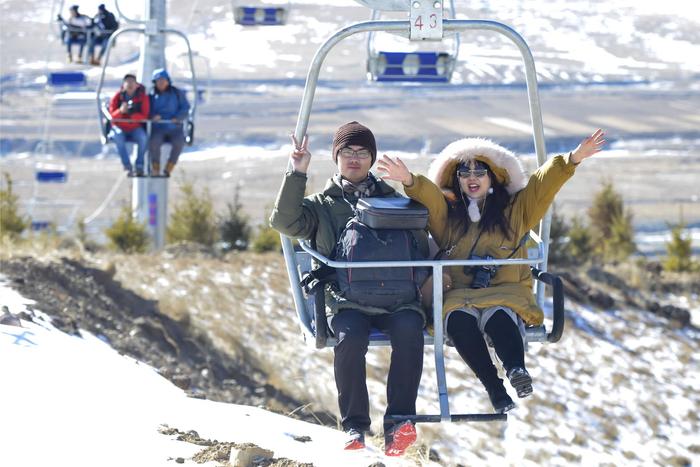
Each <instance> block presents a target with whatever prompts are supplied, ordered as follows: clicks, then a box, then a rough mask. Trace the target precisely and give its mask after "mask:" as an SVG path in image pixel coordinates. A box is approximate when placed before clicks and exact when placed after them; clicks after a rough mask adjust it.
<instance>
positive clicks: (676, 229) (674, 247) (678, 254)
mask: <svg viewBox="0 0 700 467" xmlns="http://www.w3.org/2000/svg"><path fill="white" fill-rule="evenodd" d="M669 228H670V229H671V240H670V241H669V242H667V243H666V253H667V256H666V260H665V261H664V263H663V264H664V269H665V270H667V271H677V272H688V271H692V270H693V269H694V265H693V260H692V244H693V239H692V238H691V237H690V236H688V237H684V235H683V231H684V230H685V225H684V224H683V223H680V224H677V225H675V226H672V225H669Z"/></svg>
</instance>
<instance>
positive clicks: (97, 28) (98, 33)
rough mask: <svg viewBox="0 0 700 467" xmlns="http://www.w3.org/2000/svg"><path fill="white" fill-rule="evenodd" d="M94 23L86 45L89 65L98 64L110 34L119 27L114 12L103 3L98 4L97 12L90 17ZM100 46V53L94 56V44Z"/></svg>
mask: <svg viewBox="0 0 700 467" xmlns="http://www.w3.org/2000/svg"><path fill="white" fill-rule="evenodd" d="M92 22H93V24H94V29H93V35H92V40H91V41H90V44H89V45H88V55H89V56H90V64H91V65H99V64H100V60H102V56H103V55H104V53H105V48H106V47H107V41H108V40H109V38H110V37H111V36H112V33H114V31H116V30H117V29H119V22H118V21H117V19H116V18H115V17H114V14H113V13H112V12H111V11H109V10H107V8H106V7H105V5H104V3H102V4H100V5H98V7H97V14H96V15H95V17H94V18H93V19H92ZM97 45H99V46H100V54H99V55H98V56H97V58H95V46H97Z"/></svg>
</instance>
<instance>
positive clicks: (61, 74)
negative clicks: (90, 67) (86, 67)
mask: <svg viewBox="0 0 700 467" xmlns="http://www.w3.org/2000/svg"><path fill="white" fill-rule="evenodd" d="M48 84H49V85H50V86H86V85H87V78H86V76H85V73H83V72H82V71H54V72H51V73H49V79H48Z"/></svg>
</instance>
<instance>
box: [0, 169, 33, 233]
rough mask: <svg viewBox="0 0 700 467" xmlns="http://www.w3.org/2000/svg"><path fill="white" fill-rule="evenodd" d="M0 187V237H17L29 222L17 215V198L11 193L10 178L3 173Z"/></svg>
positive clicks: (7, 174)
mask: <svg viewBox="0 0 700 467" xmlns="http://www.w3.org/2000/svg"><path fill="white" fill-rule="evenodd" d="M3 178H4V181H5V182H4V183H3V184H2V185H0V237H5V236H7V237H11V238H15V237H19V236H20V235H22V232H24V230H25V229H26V228H27V227H28V226H29V221H28V220H27V219H26V218H25V217H23V216H21V215H20V214H19V206H18V201H19V198H18V196H17V195H16V194H15V193H14V192H13V191H12V177H10V174H9V173H7V172H3Z"/></svg>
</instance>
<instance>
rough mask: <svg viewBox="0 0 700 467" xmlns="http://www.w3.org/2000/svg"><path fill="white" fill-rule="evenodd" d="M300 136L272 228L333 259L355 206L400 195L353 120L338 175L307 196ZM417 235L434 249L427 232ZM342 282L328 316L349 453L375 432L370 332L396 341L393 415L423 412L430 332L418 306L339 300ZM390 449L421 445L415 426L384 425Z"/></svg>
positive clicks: (329, 301)
mask: <svg viewBox="0 0 700 467" xmlns="http://www.w3.org/2000/svg"><path fill="white" fill-rule="evenodd" d="M292 139H293V143H294V146H295V149H294V150H293V151H292V152H291V154H290V160H291V166H292V171H289V172H287V173H286V175H285V177H284V181H283V183H282V187H281V188H280V191H279V195H278V197H277V202H276V204H275V207H274V210H273V212H272V216H271V218H270V225H271V226H272V227H273V228H275V229H276V230H278V231H279V232H281V233H283V234H284V235H287V236H289V237H292V238H303V239H310V240H313V242H314V244H315V245H316V248H317V250H318V251H319V252H320V253H321V254H323V255H326V256H331V254H332V251H333V248H334V247H335V245H336V243H337V241H338V237H339V235H340V233H341V231H342V230H343V228H344V227H345V224H346V223H347V222H348V220H350V219H351V218H352V217H353V216H354V213H353V206H354V205H355V204H356V203H357V201H358V200H359V199H360V198H363V197H397V196H401V195H399V194H398V193H396V191H394V189H393V188H391V187H390V186H389V185H387V184H386V183H385V182H383V181H381V180H378V179H377V178H375V177H374V175H372V174H371V173H370V172H369V170H370V168H371V167H372V165H373V164H374V161H375V160H376V158H377V147H376V143H375V139H374V135H373V134H372V132H371V131H370V130H369V129H368V128H367V127H365V126H363V125H361V124H360V123H358V122H350V123H347V124H345V125H343V126H341V127H340V128H338V130H337V131H336V133H335V136H334V138H333V146H332V156H333V161H334V162H335V163H336V164H337V166H338V173H337V174H335V175H334V176H333V177H331V179H330V180H328V182H327V183H326V188H325V189H324V190H323V192H321V193H316V194H314V195H311V196H307V197H306V198H305V197H304V191H305V189H306V181H307V176H306V173H307V169H308V167H309V163H310V161H311V153H310V152H309V151H308V149H307V144H308V139H307V138H306V137H305V138H304V140H303V141H302V143H301V144H298V142H297V141H296V140H295V139H294V138H292ZM420 233H421V234H422V237H418V236H417V238H416V240H418V241H419V242H420V243H422V246H423V250H425V251H427V234H426V233H425V232H420ZM335 287H336V286H335V284H329V285H328V286H327V288H326V313H327V314H328V315H330V323H329V324H330V329H331V330H332V331H333V333H334V335H335V336H336V337H337V338H338V344H337V345H336V346H335V348H334V356H335V358H334V370H335V381H336V387H337V389H338V405H339V409H340V415H341V422H342V426H343V429H344V430H345V431H346V433H347V434H348V438H347V442H346V445H345V449H362V448H364V447H365V442H364V434H365V432H366V431H368V430H369V428H370V417H369V395H368V392H367V381H366V367H365V354H366V353H367V348H368V343H369V333H370V329H371V328H378V329H380V330H381V331H383V332H385V333H386V334H388V335H389V336H390V339H391V346H392V353H391V364H390V368H389V377H388V381H387V403H388V405H387V409H386V414H387V415H413V414H415V413H416V397H417V395H418V385H419V383H420V378H421V374H422V371H423V327H424V325H425V319H426V317H425V312H424V311H423V309H422V308H421V307H420V305H419V304H418V303H409V304H407V305H401V306H399V307H397V309H392V310H387V309H382V308H377V307H372V306H367V305H361V304H357V303H351V302H350V301H348V300H347V299H345V298H343V297H342V296H341V295H339V293H338V291H337V288H335ZM384 433H385V452H386V453H387V454H388V455H394V456H396V455H402V454H403V453H404V451H405V450H406V449H407V448H408V447H409V446H410V445H411V444H412V443H413V442H415V440H416V430H415V427H414V425H413V424H412V423H411V422H410V421H407V422H403V423H399V424H393V423H385V424H384Z"/></svg>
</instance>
